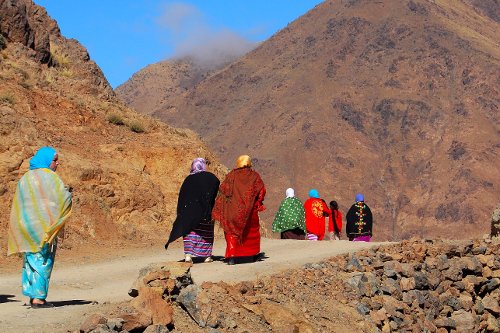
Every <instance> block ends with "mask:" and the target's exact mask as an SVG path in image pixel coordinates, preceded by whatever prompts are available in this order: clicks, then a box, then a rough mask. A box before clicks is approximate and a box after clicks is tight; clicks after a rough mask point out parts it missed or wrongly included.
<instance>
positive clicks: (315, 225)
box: [304, 197, 332, 240]
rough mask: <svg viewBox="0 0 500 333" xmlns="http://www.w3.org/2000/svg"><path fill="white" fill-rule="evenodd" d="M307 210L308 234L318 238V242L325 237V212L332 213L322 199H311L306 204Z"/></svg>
mask: <svg viewBox="0 0 500 333" xmlns="http://www.w3.org/2000/svg"><path fill="white" fill-rule="evenodd" d="M304 209H305V210H306V228H307V232H308V233H311V234H315V235H316V236H318V240H322V239H323V237H325V217H324V216H323V212H327V213H329V214H331V213H332V211H331V210H330V209H328V207H327V206H326V204H325V203H324V202H323V200H321V199H317V198H312V197H311V198H309V199H307V201H306V202H305V203H304Z"/></svg>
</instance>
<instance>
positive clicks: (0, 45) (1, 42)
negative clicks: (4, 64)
mask: <svg viewBox="0 0 500 333" xmlns="http://www.w3.org/2000/svg"><path fill="white" fill-rule="evenodd" d="M6 46H7V41H6V40H5V37H4V36H3V35H2V34H0V50H3V49H5V47H6Z"/></svg>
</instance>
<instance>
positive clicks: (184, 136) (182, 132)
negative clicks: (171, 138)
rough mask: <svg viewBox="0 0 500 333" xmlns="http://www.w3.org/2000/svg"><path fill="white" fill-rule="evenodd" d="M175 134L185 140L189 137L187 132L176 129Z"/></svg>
mask: <svg viewBox="0 0 500 333" xmlns="http://www.w3.org/2000/svg"><path fill="white" fill-rule="evenodd" d="M174 132H175V134H177V135H180V136H182V137H183V138H186V137H187V134H186V132H184V131H179V130H177V129H175V130H174Z"/></svg>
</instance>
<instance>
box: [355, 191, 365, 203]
mask: <svg viewBox="0 0 500 333" xmlns="http://www.w3.org/2000/svg"><path fill="white" fill-rule="evenodd" d="M355 200H356V202H360V201H365V197H364V196H363V194H361V193H358V194H356V199H355Z"/></svg>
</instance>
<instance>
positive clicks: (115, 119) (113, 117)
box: [108, 113, 124, 125]
mask: <svg viewBox="0 0 500 333" xmlns="http://www.w3.org/2000/svg"><path fill="white" fill-rule="evenodd" d="M108 121H109V122H110V123H112V124H115V125H123V124H124V122H123V118H122V116H120V115H119V114H118V113H110V114H108Z"/></svg>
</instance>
